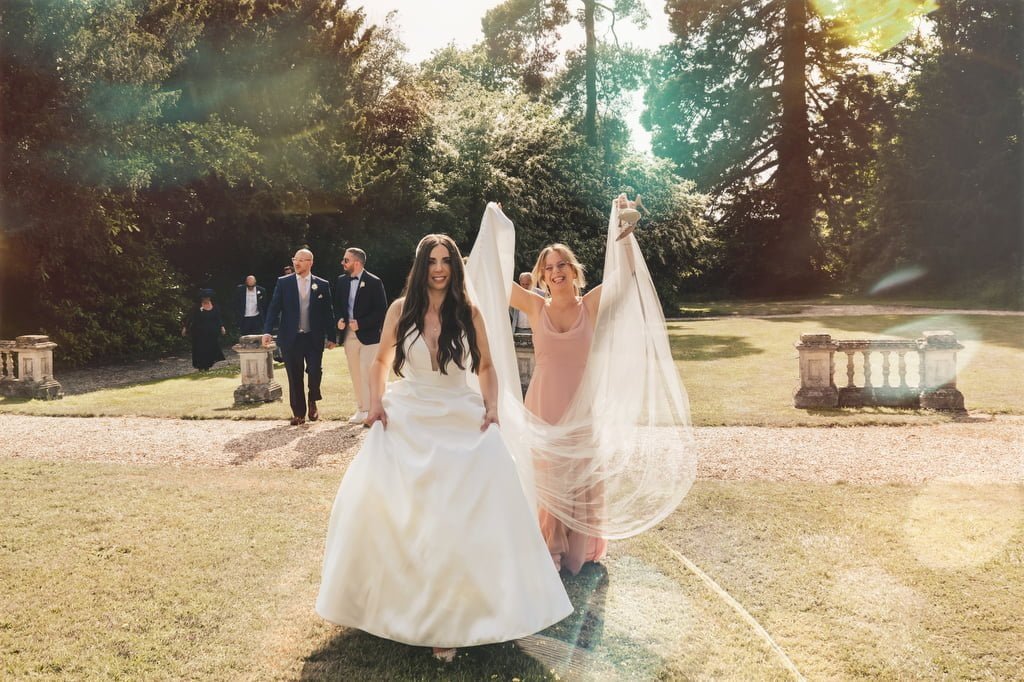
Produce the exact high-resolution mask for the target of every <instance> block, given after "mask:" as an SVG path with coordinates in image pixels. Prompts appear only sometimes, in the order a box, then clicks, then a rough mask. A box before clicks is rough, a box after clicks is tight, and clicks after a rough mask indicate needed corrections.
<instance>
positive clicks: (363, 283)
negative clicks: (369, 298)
mask: <svg viewBox="0 0 1024 682" xmlns="http://www.w3.org/2000/svg"><path fill="white" fill-rule="evenodd" d="M365 286H366V282H363V281H362V280H360V282H359V288H360V289H362V288H363V287H365Z"/></svg>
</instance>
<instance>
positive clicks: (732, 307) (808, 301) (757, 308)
mask: <svg viewBox="0 0 1024 682" xmlns="http://www.w3.org/2000/svg"><path fill="white" fill-rule="evenodd" d="M842 305H870V306H909V307H914V308H935V309H937V310H941V309H943V308H945V309H949V310H956V309H960V310H985V309H989V308H991V309H996V310H1002V309H1003V308H1002V307H1001V306H998V305H995V306H994V305H992V304H990V303H989V302H985V301H979V300H978V299H976V298H969V299H962V300H960V299H936V298H928V299H925V298H921V299H918V298H885V297H879V296H868V295H863V294H830V295H827V296H820V297H817V298H793V299H727V300H721V301H714V300H693V301H689V302H687V303H684V304H683V305H681V306H679V312H678V314H679V316H680V317H728V316H736V315H754V316H756V315H799V314H800V313H801V312H803V311H804V309H806V308H807V307H808V306H842ZM1016 309H1017V310H1019V309H1020V308H1019V307H1017V308H1016Z"/></svg>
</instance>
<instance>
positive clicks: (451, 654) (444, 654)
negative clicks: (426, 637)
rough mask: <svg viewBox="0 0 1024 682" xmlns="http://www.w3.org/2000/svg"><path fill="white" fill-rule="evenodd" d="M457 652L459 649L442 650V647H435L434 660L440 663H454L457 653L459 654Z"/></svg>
mask: <svg viewBox="0 0 1024 682" xmlns="http://www.w3.org/2000/svg"><path fill="white" fill-rule="evenodd" d="M457 651H458V649H442V648H440V647H436V646H435V647H434V658H436V659H437V660H439V661H441V662H443V663H451V662H452V661H454V660H455V652H457Z"/></svg>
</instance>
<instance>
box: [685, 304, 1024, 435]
mask: <svg viewBox="0 0 1024 682" xmlns="http://www.w3.org/2000/svg"><path fill="white" fill-rule="evenodd" d="M936 329H950V330H953V331H955V332H956V333H957V338H958V339H959V340H960V342H961V344H963V345H964V346H965V349H964V350H963V351H961V352H960V353H959V355H958V367H959V372H958V387H959V389H960V390H961V391H962V392H963V394H964V400H965V403H966V406H967V408H968V409H969V410H972V411H981V412H987V413H993V414H995V413H1010V414H1020V413H1024V391H1022V389H1021V377H1022V376H1024V317H1018V316H1007V317H1000V316H985V315H950V314H943V313H937V314H936V315H865V316H851V317H820V318H735V319H717V320H692V321H683V322H673V323H670V324H669V331H670V339H671V343H672V352H673V355H674V356H675V358H676V364H677V366H678V367H679V370H680V374H681V376H682V378H683V383H684V385H685V386H686V389H687V391H688V392H689V395H690V407H691V410H692V413H693V421H694V423H695V424H699V425H705V426H707V425H732V424H749V425H771V426H792V425H809V426H816V425H831V424H835V425H857V424H886V423H894V424H898V423H925V422H929V421H941V420H945V419H949V418H950V417H949V416H946V415H940V414H936V413H933V412H928V411H913V410H897V409H888V408H863V409H859V410H853V409H847V410H815V411H811V410H797V409H795V408H793V392H794V390H795V388H796V386H797V384H798V383H799V367H798V364H797V352H796V349H795V348H794V347H793V345H794V344H795V343H796V342H797V341H799V339H800V334H801V333H805V332H814V331H818V330H823V331H826V332H828V333H830V334H832V336H833V338H838V339H857V338H886V337H889V338H909V339H914V338H918V337H919V336H920V335H921V332H922V331H925V330H936ZM875 355H876V356H877V355H878V354H875ZM845 360H846V358H845V356H839V357H837V358H836V383H837V384H838V385H840V386H842V385H845V383H846V381H845V379H846V362H845ZM859 361H860V360H859V358H858V360H857V362H858V363H859ZM876 361H877V362H879V363H880V362H881V359H880V357H877V358H876ZM893 365H894V366H895V362H894V363H893ZM858 375H859V371H858ZM880 376H881V369H880V365H879V367H877V368H876V369H875V377H880ZM858 380H859V379H858Z"/></svg>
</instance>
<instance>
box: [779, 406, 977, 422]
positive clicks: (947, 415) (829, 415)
mask: <svg viewBox="0 0 1024 682" xmlns="http://www.w3.org/2000/svg"><path fill="white" fill-rule="evenodd" d="M794 409H799V408H794ZM801 411H802V412H804V413H806V414H808V415H813V416H815V417H824V418H826V419H834V420H835V423H836V424H838V425H840V426H841V425H842V422H843V421H847V420H850V419H856V418H858V417H863V416H864V415H865V414H875V415H904V416H910V415H913V416H915V417H922V418H927V419H931V420H937V421H942V422H950V423H952V422H956V423H957V424H980V423H988V422H993V421H995V417H993V416H992V415H990V414H981V413H978V414H971V413H970V412H957V411H945V410H922V409H917V408H910V407H907V408H899V407H870V406H865V407H848V408H840V409H825V408H819V409H814V408H809V409H805V410H801Z"/></svg>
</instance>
